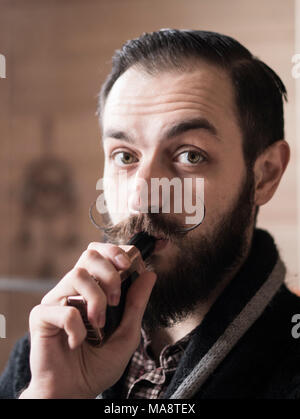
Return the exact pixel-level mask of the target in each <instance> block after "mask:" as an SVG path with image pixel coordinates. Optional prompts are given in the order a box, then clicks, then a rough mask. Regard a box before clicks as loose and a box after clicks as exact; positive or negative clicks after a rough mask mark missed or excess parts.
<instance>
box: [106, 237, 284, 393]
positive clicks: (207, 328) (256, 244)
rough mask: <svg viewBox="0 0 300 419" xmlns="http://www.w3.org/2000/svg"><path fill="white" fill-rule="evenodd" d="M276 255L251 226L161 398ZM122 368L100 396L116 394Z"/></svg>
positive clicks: (241, 302) (242, 301) (269, 269)
mask: <svg viewBox="0 0 300 419" xmlns="http://www.w3.org/2000/svg"><path fill="white" fill-rule="evenodd" d="M277 259H278V252H277V249H276V246H275V243H274V240H273V238H272V236H271V235H270V234H269V233H267V232H266V231H264V230H261V229H255V230H254V234H253V238H252V245H251V249H250V252H249V255H248V258H247V259H246V261H245V262H244V264H243V265H242V267H241V268H240V270H239V271H238V273H237V274H236V276H235V277H234V278H233V279H232V280H231V282H230V283H229V285H228V286H227V287H226V288H225V289H224V291H223V292H222V293H221V295H220V296H219V297H218V298H217V300H216V301H215V303H214V304H213V305H212V307H211V308H210V310H209V311H208V313H207V314H206V316H205V317H204V319H203V321H202V322H201V324H200V325H199V326H197V327H196V329H194V331H193V333H192V338H191V340H190V342H189V344H188V346H187V348H186V350H185V352H184V354H183V356H182V358H181V360H180V362H179V365H178V368H177V370H176V373H175V374H174V376H173V379H172V381H171V383H170V385H169V387H168V389H167V391H166V393H165V394H164V398H169V397H170V396H171V395H172V394H173V393H174V391H175V390H176V388H177V387H178V384H179V383H180V382H182V381H183V379H184V377H185V376H186V375H187V373H188V372H189V371H191V370H192V369H193V367H194V366H195V365H196V364H197V363H198V362H199V360H200V359H201V358H202V357H203V356H204V355H205V354H206V353H207V352H208V350H209V349H210V348H211V347H212V345H213V344H214V343H215V342H216V340H217V339H218V337H219V336H220V335H222V334H223V332H224V331H225V329H226V327H227V326H228V325H229V324H230V323H231V322H232V321H233V319H234V318H235V317H236V316H237V314H238V313H239V312H240V311H241V310H242V309H243V307H244V306H245V305H246V304H247V302H248V301H249V300H250V299H251V298H252V297H253V296H254V295H255V293H256V292H257V290H258V289H259V288H260V287H261V285H262V284H263V283H264V282H265V280H266V279H267V278H268V276H269V275H270V273H271V272H272V270H273V268H274V266H275V264H276V262H277ZM126 372H127V369H126V370H125V372H124V374H123V376H122V378H121V379H120V380H119V381H118V382H117V383H116V384H115V385H114V386H112V387H111V388H110V389H107V390H106V391H104V392H103V393H102V395H101V396H100V397H101V398H119V397H120V394H121V389H122V382H123V379H124V377H125V375H126ZM98 397H99V396H98Z"/></svg>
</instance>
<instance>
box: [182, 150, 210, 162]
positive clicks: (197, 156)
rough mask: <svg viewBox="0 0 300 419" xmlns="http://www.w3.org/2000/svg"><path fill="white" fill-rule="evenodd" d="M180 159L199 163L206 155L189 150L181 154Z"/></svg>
mask: <svg viewBox="0 0 300 419" xmlns="http://www.w3.org/2000/svg"><path fill="white" fill-rule="evenodd" d="M178 160H179V161H180V162H181V163H185V164H197V163H201V162H202V161H203V160H204V157H203V156H202V154H201V153H200V152H199V151H195V150H189V151H184V152H183V153H181V154H179V156H178Z"/></svg>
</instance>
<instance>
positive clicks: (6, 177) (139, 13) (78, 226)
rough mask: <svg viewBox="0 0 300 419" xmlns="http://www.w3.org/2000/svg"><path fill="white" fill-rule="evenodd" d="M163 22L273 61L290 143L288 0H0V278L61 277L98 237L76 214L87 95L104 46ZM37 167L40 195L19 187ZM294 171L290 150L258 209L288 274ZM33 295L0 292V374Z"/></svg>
mask: <svg viewBox="0 0 300 419" xmlns="http://www.w3.org/2000/svg"><path fill="white" fill-rule="evenodd" d="M166 27H174V28H192V29H205V30H214V31H218V32H223V33H226V34H228V35H231V36H233V37H236V38H237V39H238V40H239V41H240V42H242V43H244V44H245V45H246V46H247V47H248V48H249V49H250V50H251V51H253V52H254V53H255V54H256V55H258V56H259V57H260V58H261V59H263V60H264V61H265V62H266V63H267V64H269V65H270V66H271V67H273V68H274V69H275V71H277V72H278V74H279V75H280V76H281V77H282V79H283V81H284V83H285V84H286V86H287V88H288V91H289V104H288V105H287V107H286V134H287V139H288V141H289V142H290V144H291V147H292V152H294V151H295V147H296V134H295V133H296V131H295V80H293V79H292V77H291V57H292V55H293V53H294V29H295V28H294V3H293V1H287V2H283V1H281V0H253V1H251V2H250V1H246V0H242V1H241V0H227V1H220V0H210V1H209V2H208V1H205V0H187V1H182V0H163V1H162V0H98V1H96V0H85V1H80V0H73V1H68V0H26V1H24V0H0V53H2V54H4V55H5V56H6V62H7V78H6V79H0V139H1V149H0V150H1V151H0V152H1V154H0V155H1V178H0V190H1V205H0V223H1V239H0V254H1V258H0V277H2V278H15V277H17V278H22V279H25V280H26V279H28V278H30V279H33V280H36V281H44V285H45V289H46V288H47V284H48V282H47V280H48V279H49V278H54V279H57V280H58V279H59V278H61V277H62V276H63V275H64V274H65V273H66V272H67V271H68V270H69V269H70V268H71V267H72V266H73V264H74V263H75V261H76V260H77V258H78V256H79V255H80V253H81V252H82V251H83V250H84V248H85V247H86V246H87V244H88V243H89V242H90V241H94V240H99V238H100V235H99V232H98V231H97V230H96V229H95V228H94V227H93V226H92V225H91V224H90V222H89V219H88V207H89V205H90V203H91V202H92V201H93V200H94V199H95V198H96V196H97V194H96V189H95V186H96V181H97V179H98V178H99V177H101V175H102V169H103V158H102V153H101V149H100V136H99V130H98V122H97V118H96V116H95V110H96V102H97V93H98V91H99V88H100V86H101V83H102V82H103V80H104V78H105V76H106V74H107V73H108V72H109V70H110V61H111V56H112V54H113V51H114V50H115V49H117V48H119V47H120V46H121V44H122V43H123V42H125V41H126V40H127V39H130V38H133V37H136V36H138V35H140V34H141V33H142V32H147V31H153V30H157V29H160V28H166ZM47 164H48V165H49V167H48V170H47V171H45V165H47ZM41 168H43V169H41ZM39 170H44V175H43V176H44V177H45V178H44V180H45V182H46V183H47V185H48V189H47V191H46V192H45V190H42V191H41V190H40V189H38V188H39V185H36V184H35V190H34V191H32V189H31V187H30V186H29V185H32V182H35V181H38V179H37V176H36V175H35V174H36V173H39ZM57 172H59V173H60V175H59V176H58V175H57ZM296 173H297V172H296V158H295V157H294V153H293V157H292V161H291V164H290V166H289V169H288V171H287V174H286V176H285V178H284V180H283V182H282V184H281V185H280V188H279V191H278V193H277V195H276V197H275V198H274V199H273V200H272V202H271V203H270V204H268V205H266V206H265V208H262V210H261V213H260V216H259V224H260V225H261V226H264V227H266V228H268V229H269V230H270V231H271V232H272V233H273V234H274V235H275V237H276V239H277V241H278V243H279V247H280V249H281V250H282V253H283V256H284V259H285V260H286V262H287V264H288V266H289V268H290V270H291V273H292V274H295V272H296V270H297V257H296V248H297V237H296V226H297V213H296V196H297V189H296ZM56 176H58V178H56ZM30 182H31V183H30ZM43 194H44V195H43ZM63 196H68V201H67V202H65V201H64V200H63V198H62V197H63ZM52 198H53V200H52ZM47 200H48V201H49V202H48V201H47ZM54 200H56V201H57V202H56V201H55V202H56V205H57V212H56V213H55V214H56V215H55V217H53V216H51V214H50V215H49V214H48V215H47V214H45V211H44V210H43V208H42V209H41V210H40V212H38V213H35V209H34V208H35V207H34V205H35V203H38V204H40V205H46V204H45V202H46V203H47V202H48V203H49V205H52V204H53V202H54ZM50 201H51V202H50ZM53 205H54V204H53ZM44 209H45V208H44ZM43 211H44V212H43ZM54 212H55V211H54ZM294 283H295V284H296V282H294ZM24 284H25V282H24ZM296 285H297V284H296ZM41 295H42V292H35V293H33V292H32V291H30V292H28V293H25V292H19V291H11V290H9V289H7V290H2V291H1V292H0V313H2V314H4V315H5V316H6V320H7V338H6V339H0V371H1V369H2V368H3V366H4V364H5V362H6V360H7V357H8V353H9V351H10V350H11V348H12V345H13V344H14V342H15V341H16V339H17V338H18V337H20V336H22V335H23V334H24V332H25V331H26V330H27V318H28V313H29V311H30V309H31V308H32V307H33V306H34V305H35V304H37V303H38V302H39V301H40V299H41Z"/></svg>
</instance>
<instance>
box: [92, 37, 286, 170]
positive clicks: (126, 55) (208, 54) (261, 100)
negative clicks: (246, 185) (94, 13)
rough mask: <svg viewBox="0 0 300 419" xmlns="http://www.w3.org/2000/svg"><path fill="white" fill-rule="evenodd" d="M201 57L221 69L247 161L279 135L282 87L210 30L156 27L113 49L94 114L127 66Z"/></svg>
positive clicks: (173, 65)
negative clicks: (231, 96) (232, 100)
mask: <svg viewBox="0 0 300 419" xmlns="http://www.w3.org/2000/svg"><path fill="white" fill-rule="evenodd" d="M195 59H196V60H197V59H204V60H206V61H208V62H210V63H212V64H214V65H217V66H219V67H221V68H222V69H224V70H225V71H227V73H228V74H229V76H230V77H231V80H232V83H233V86H234V89H235V98H236V108H237V111H238V115H237V119H238V122H239V125H240V128H241V131H242V134H243V151H244V158H245V161H246V164H247V166H248V167H251V166H252V165H253V163H254V161H255V160H256V158H257V157H258V155H259V154H261V152H263V151H264V150H265V149H266V148H267V147H268V146H269V145H271V144H272V143H274V142H275V141H278V140H280V139H283V138H284V115H283V99H285V100H287V92H286V88H285V86H284V84H283V82H282V81H281V79H280V78H279V77H278V75H277V74H276V73H275V72H274V71H273V70H272V69H271V68H270V67H268V66H267V65H266V64H265V63H263V62H262V61H260V60H259V59H258V58H256V57H254V56H253V55H252V54H251V53H250V52H249V51H248V50H247V49H246V48H245V47H244V46H243V45H241V44H240V43H239V42H237V41H236V40H235V39H233V38H231V37H229V36H226V35H222V34H219V33H215V32H208V31H198V30H176V29H162V30H160V31H157V32H153V33H145V34H143V35H141V36H140V37H139V38H137V39H133V40H130V41H127V42H126V43H125V44H124V45H123V46H122V48H121V49H120V50H117V51H116V52H115V55H114V57H113V63H112V71H111V73H110V74H109V76H108V78H107V79H106V81H105V83H104V84H103V86H102V89H101V92H100V95H99V114H101V110H103V107H104V105H105V100H106V98H107V96H108V94H109V92H110V90H111V88H112V86H113V85H114V83H115V81H116V80H117V79H118V78H119V77H120V76H121V75H122V74H123V73H124V72H125V71H126V70H127V69H129V68H130V67H131V66H134V65H138V66H139V67H141V68H142V69H143V70H144V71H146V72H147V73H149V74H158V73H159V72H160V71H163V70H177V71H184V70H187V69H189V68H190V66H191V61H193V62H197V61H195Z"/></svg>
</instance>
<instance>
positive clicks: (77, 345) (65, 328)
mask: <svg viewBox="0 0 300 419" xmlns="http://www.w3.org/2000/svg"><path fill="white" fill-rule="evenodd" d="M126 247H127V246H122V248H121V247H118V246H116V245H112V244H107V243H91V244H90V245H89V246H88V249H87V250H86V251H85V252H83V254H82V255H81V257H80V258H79V260H78V262H77V263H76V265H75V267H74V268H73V269H72V270H71V271H70V272H68V273H67V275H65V277H64V278H63V279H62V280H61V281H60V282H59V283H58V284H57V285H56V286H55V287H54V288H53V289H52V290H51V291H50V292H49V293H48V294H46V295H45V297H44V298H43V299H42V301H41V304H40V305H38V306H36V307H34V308H33V310H32V311H31V313H30V319H29V327H30V336H31V352H30V367H31V374H32V379H31V382H30V384H29V386H28V388H27V389H26V390H25V391H24V392H23V393H22V394H21V396H20V398H95V397H96V396H97V395H98V394H99V393H101V392H103V391H104V390H105V389H107V388H109V387H111V386H112V385H113V384H114V383H115V382H117V381H118V380H119V379H120V377H121V376H122V374H123V372H124V370H125V368H126V366H127V364H128V362H129V360H130V358H131V356H132V354H133V352H134V351H135V349H136V348H137V346H138V344H139V342H140V333H141V322H142V318H143V314H144V311H145V308H146V305H147V302H148V300H149V297H150V294H151V291H152V288H153V286H154V283H155V280H156V274H155V273H154V272H149V271H144V272H143V273H142V274H141V275H140V276H139V277H138V278H137V279H136V280H135V281H134V282H133V284H132V285H131V286H130V289H129V291H128V294H127V297H126V305H125V310H124V315H123V318H122V321H121V323H120V326H119V327H118V328H117V329H116V331H115V332H114V333H113V334H112V335H111V336H110V337H109V338H108V339H107V341H106V342H105V343H104V344H103V345H101V346H100V347H98V348H97V347H93V346H91V345H89V344H88V343H87V342H86V341H85V337H86V329H85V327H84V324H83V321H82V319H81V316H80V313H79V311H78V310H77V309H76V308H74V307H70V306H65V305H64V303H65V300H66V297H67V296H70V295H78V294H79V295H82V296H83V297H84V299H85V300H86V302H87V314H88V319H89V321H90V323H91V324H92V325H93V326H94V327H101V328H102V327H103V326H104V324H105V312H106V306H107V304H110V305H117V304H118V301H119V297H120V289H121V280H120V275H119V273H118V271H119V270H121V269H126V268H128V267H129V265H130V260H129V258H128V256H127V255H126V253H125V251H124V249H126ZM93 277H94V278H96V279H97V280H98V281H99V283H100V287H99V285H97V283H96V282H95V280H94V278H93Z"/></svg>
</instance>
